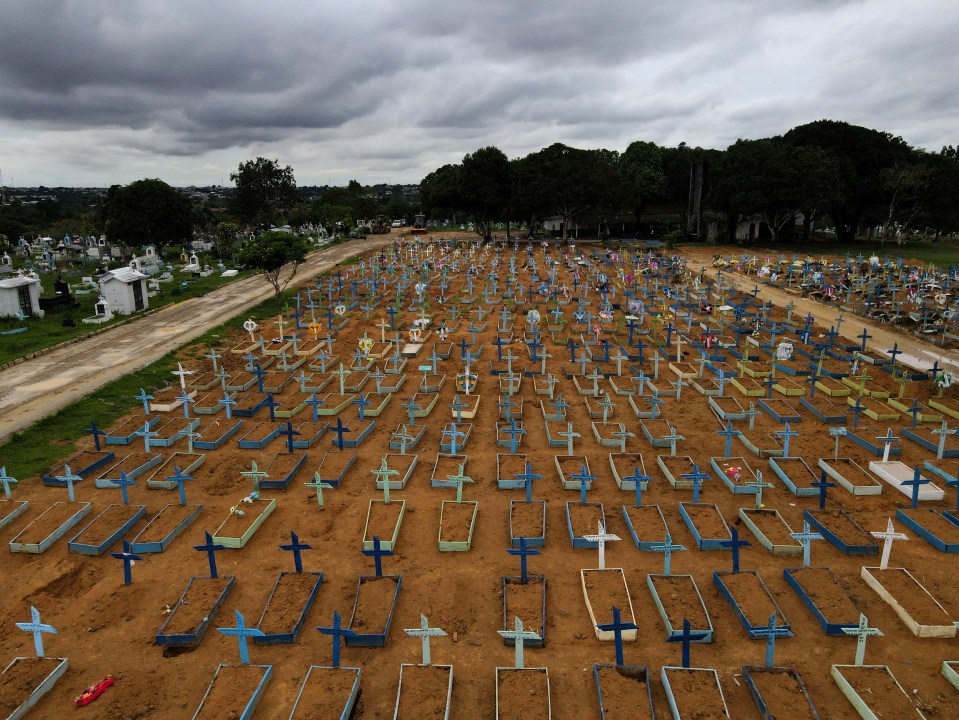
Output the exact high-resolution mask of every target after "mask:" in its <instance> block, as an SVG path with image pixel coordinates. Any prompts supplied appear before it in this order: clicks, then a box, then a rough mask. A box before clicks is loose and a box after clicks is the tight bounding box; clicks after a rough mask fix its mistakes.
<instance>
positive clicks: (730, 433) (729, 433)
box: [716, 420, 739, 458]
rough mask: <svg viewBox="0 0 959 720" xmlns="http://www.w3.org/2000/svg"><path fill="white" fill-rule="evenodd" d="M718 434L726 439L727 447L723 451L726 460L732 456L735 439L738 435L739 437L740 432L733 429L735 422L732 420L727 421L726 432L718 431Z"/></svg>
mask: <svg viewBox="0 0 959 720" xmlns="http://www.w3.org/2000/svg"><path fill="white" fill-rule="evenodd" d="M716 434H717V435H722V436H723V437H725V438H726V447H725V449H724V450H723V457H724V458H728V457H729V456H730V455H731V454H732V451H733V438H734V437H736V436H737V435H739V430H736V429H735V428H733V421H732V420H727V421H726V429H725V430H717V431H716Z"/></svg>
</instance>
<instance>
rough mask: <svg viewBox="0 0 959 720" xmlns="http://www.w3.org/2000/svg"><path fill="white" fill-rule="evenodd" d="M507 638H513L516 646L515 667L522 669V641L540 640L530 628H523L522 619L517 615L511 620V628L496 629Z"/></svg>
mask: <svg viewBox="0 0 959 720" xmlns="http://www.w3.org/2000/svg"><path fill="white" fill-rule="evenodd" d="M497 632H498V633H499V634H500V635H501V636H503V637H504V638H506V639H507V640H513V642H514V644H515V647H516V669H517V670H522V669H523V643H524V642H525V641H527V640H542V638H541V637H540V636H539V635H537V634H536V633H535V632H533V631H532V630H523V621H522V620H520V619H519V618H518V617H517V618H516V619H515V620H514V622H513V629H512V630H497Z"/></svg>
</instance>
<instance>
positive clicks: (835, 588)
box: [783, 567, 859, 637]
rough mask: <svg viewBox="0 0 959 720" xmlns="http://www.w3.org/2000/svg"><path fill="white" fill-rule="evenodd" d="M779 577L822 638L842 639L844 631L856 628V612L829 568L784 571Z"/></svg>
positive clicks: (857, 615) (857, 613)
mask: <svg viewBox="0 0 959 720" xmlns="http://www.w3.org/2000/svg"><path fill="white" fill-rule="evenodd" d="M783 578H784V579H785V580H786V584H787V585H789V587H791V588H792V589H793V590H794V591H795V592H796V594H797V595H798V596H799V599H800V600H802V602H803V605H805V606H806V607H807V608H808V609H809V611H810V612H811V613H812V614H813V617H815V618H816V621H817V622H818V623H819V626H820V627H821V628H822V631H823V632H824V633H825V634H826V635H833V636H836V637H846V633H845V630H847V629H851V628H855V627H856V626H857V625H858V623H859V610H858V609H857V608H856V606H855V605H854V604H853V602H852V600H850V599H849V596H848V595H847V594H846V591H845V589H843V587H842V585H841V584H840V583H839V579H838V578H837V577H836V576H835V575H834V574H833V572H832V570H830V569H829V568H826V567H808V568H806V567H804V568H793V569H789V568H787V569H785V570H783Z"/></svg>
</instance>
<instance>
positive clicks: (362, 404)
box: [290, 393, 373, 452]
mask: <svg viewBox="0 0 959 720" xmlns="http://www.w3.org/2000/svg"><path fill="white" fill-rule="evenodd" d="M353 404H354V405H356V406H357V407H358V408H359V411H358V412H359V415H360V420H365V419H366V417H365V412H366V408H368V407H369V406H370V405H372V404H373V403H371V402H370V401H369V400H367V399H366V395H365V394H363V393H360V396H359V397H358V398H357V399H356V400H354V401H353ZM290 452H293V451H292V450H291V451H290Z"/></svg>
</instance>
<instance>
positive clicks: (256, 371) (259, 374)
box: [250, 365, 266, 392]
mask: <svg viewBox="0 0 959 720" xmlns="http://www.w3.org/2000/svg"><path fill="white" fill-rule="evenodd" d="M250 374H251V375H255V376H256V389H257V390H259V391H260V392H263V376H264V375H266V370H264V369H263V368H262V367H260V366H259V365H256V366H255V367H254V368H253V369H252V370H250Z"/></svg>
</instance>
